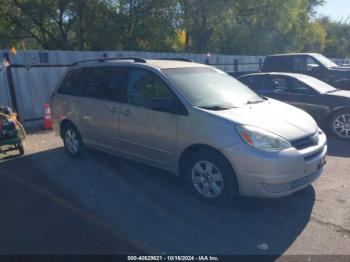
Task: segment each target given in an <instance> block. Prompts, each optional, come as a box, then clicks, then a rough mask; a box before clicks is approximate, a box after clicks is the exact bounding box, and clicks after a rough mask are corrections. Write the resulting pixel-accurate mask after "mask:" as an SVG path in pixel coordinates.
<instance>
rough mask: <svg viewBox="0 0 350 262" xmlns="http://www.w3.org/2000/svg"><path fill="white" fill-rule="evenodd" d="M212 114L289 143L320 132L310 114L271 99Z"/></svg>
mask: <svg viewBox="0 0 350 262" xmlns="http://www.w3.org/2000/svg"><path fill="white" fill-rule="evenodd" d="M206 111H207V110H206ZM210 112H211V113H213V114H215V115H217V116H219V117H222V118H225V119H227V120H230V121H233V122H235V123H237V124H242V125H251V126H255V127H259V128H262V129H265V130H268V131H270V132H272V133H275V134H277V135H279V136H281V137H284V138H286V139H288V140H289V141H293V140H296V139H299V138H302V137H306V136H309V135H312V134H314V133H315V132H316V131H317V130H318V126H317V124H316V122H315V120H314V119H313V118H312V117H311V116H310V115H309V114H307V113H306V112H304V111H302V110H300V109H298V108H296V107H294V106H291V105H288V104H286V103H283V102H279V101H277V100H274V99H270V98H269V99H268V100H267V101H265V102H262V103H258V104H252V105H246V106H243V107H240V108H232V109H229V110H221V111H210Z"/></svg>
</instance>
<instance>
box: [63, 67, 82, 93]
mask: <svg viewBox="0 0 350 262" xmlns="http://www.w3.org/2000/svg"><path fill="white" fill-rule="evenodd" d="M82 73H83V69H74V70H70V71H69V72H68V73H67V74H66V76H65V77H64V79H63V81H62V83H61V85H60V86H59V88H58V91H57V93H59V94H63V95H74V96H80V95H81V94H82V81H81V76H82Z"/></svg>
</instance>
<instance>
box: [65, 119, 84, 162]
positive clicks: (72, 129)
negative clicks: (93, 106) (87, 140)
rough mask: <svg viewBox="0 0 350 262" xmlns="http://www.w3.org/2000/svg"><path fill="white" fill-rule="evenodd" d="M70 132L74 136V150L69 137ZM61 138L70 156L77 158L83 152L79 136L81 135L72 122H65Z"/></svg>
mask: <svg viewBox="0 0 350 262" xmlns="http://www.w3.org/2000/svg"><path fill="white" fill-rule="evenodd" d="M72 134H74V136H75V140H74V141H75V142H74V145H75V146H76V147H77V148H76V150H73V147H72V145H71V143H73V141H72V139H70V138H69V136H72ZM62 138H63V143H64V148H65V149H66V152H67V153H68V155H69V156H70V157H72V158H79V157H82V156H83V154H84V152H85V148H84V144H83V140H82V138H81V135H80V133H79V131H78V129H77V128H76V127H75V126H74V125H73V124H65V125H64V126H63V132H62ZM75 143H76V144H75Z"/></svg>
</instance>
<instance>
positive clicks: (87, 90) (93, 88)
mask: <svg viewBox="0 0 350 262" xmlns="http://www.w3.org/2000/svg"><path fill="white" fill-rule="evenodd" d="M125 72H126V70H125V69H124V68H122V67H112V66H103V67H102V66H101V67H92V68H88V69H87V71H86V75H85V77H84V95H85V96H87V97H91V98H97V99H104V100H111V101H122V100H123V98H124V86H125Z"/></svg>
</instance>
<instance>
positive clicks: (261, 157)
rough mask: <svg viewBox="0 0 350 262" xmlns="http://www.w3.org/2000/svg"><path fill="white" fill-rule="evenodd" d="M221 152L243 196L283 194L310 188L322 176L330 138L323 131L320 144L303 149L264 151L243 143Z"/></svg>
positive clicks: (271, 196) (274, 195)
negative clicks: (231, 167) (235, 176)
mask: <svg viewBox="0 0 350 262" xmlns="http://www.w3.org/2000/svg"><path fill="white" fill-rule="evenodd" d="M222 152H223V154H224V155H225V156H226V158H227V159H228V160H229V161H230V163H231V164H232V166H233V168H234V170H235V172H236V175H237V180H238V185H239V193H240V194H241V195H245V196H254V197H264V198H275V197H283V196H287V195H290V194H292V193H293V192H295V191H298V190H300V189H302V188H304V187H307V186H308V185H310V184H311V183H312V182H313V181H315V180H316V179H317V178H318V177H319V176H320V175H321V173H322V172H323V169H324V164H325V158H326V154H327V138H326V135H325V134H323V133H322V134H320V136H319V142H318V144H317V145H314V146H310V147H308V148H305V149H302V150H297V149H295V148H290V149H288V150H284V151H281V152H264V151H260V150H258V149H256V148H253V147H251V146H249V145H247V144H245V143H240V144H237V145H233V146H230V147H227V148H224V149H223V150H222Z"/></svg>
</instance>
